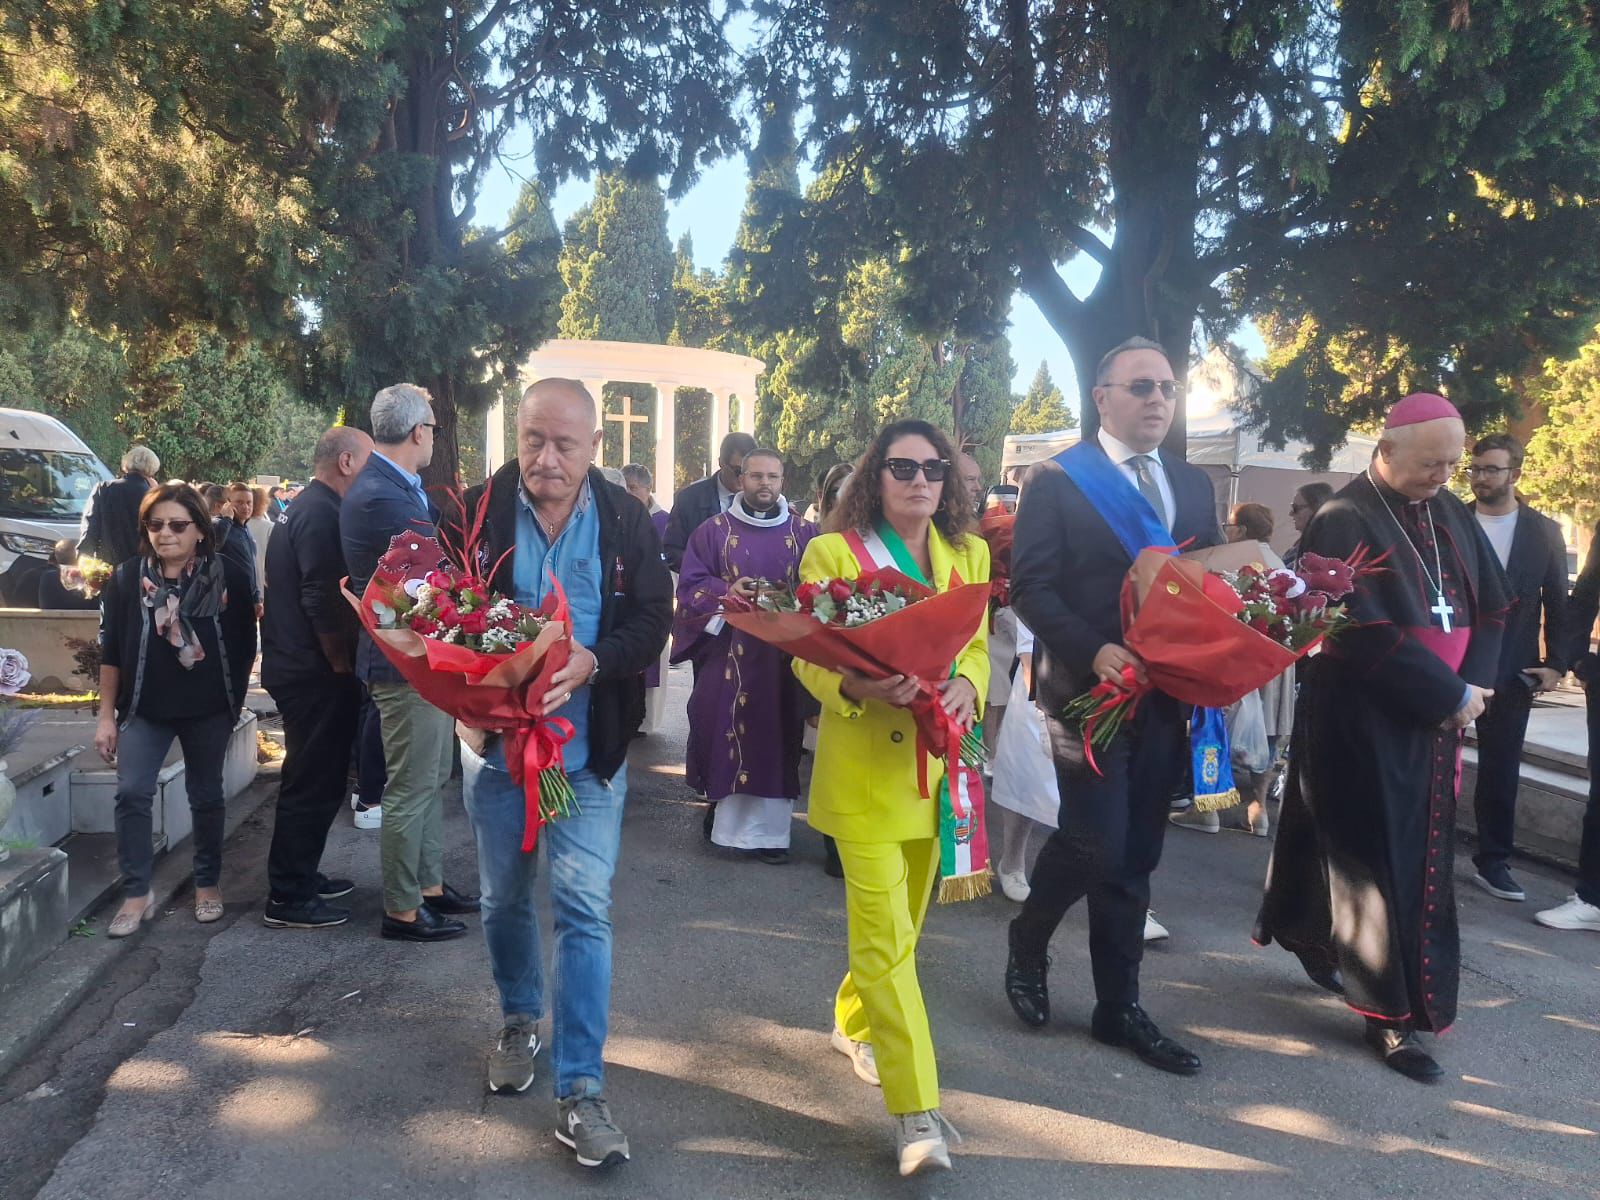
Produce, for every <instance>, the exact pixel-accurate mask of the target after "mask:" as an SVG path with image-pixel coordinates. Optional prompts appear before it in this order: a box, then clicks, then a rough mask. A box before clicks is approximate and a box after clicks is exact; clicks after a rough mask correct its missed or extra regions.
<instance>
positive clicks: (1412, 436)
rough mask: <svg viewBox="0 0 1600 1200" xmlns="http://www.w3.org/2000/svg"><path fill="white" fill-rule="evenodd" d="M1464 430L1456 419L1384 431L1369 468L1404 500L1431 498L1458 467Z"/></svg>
mask: <svg viewBox="0 0 1600 1200" xmlns="http://www.w3.org/2000/svg"><path fill="white" fill-rule="evenodd" d="M1466 444H1467V427H1466V426H1465V425H1464V424H1462V422H1461V421H1460V419H1458V418H1456V417H1441V418H1439V419H1437V420H1433V421H1417V422H1415V423H1413V424H1410V425H1401V426H1399V427H1397V428H1394V429H1385V430H1384V431H1383V435H1382V436H1381V437H1380V438H1379V439H1378V452H1377V455H1376V456H1375V457H1374V458H1373V466H1374V468H1376V470H1377V473H1378V475H1379V476H1381V477H1382V479H1383V481H1384V482H1385V483H1386V484H1388V485H1389V486H1390V487H1391V488H1393V489H1394V490H1395V491H1397V492H1399V493H1400V494H1401V495H1402V496H1404V497H1405V498H1406V499H1407V500H1412V501H1417V500H1429V499H1432V498H1433V496H1434V495H1435V494H1437V493H1438V491H1439V489H1440V488H1442V487H1444V485H1445V484H1447V483H1449V482H1450V477H1451V476H1452V475H1454V474H1455V473H1456V468H1457V467H1459V466H1460V465H1461V456H1462V454H1463V453H1464V452H1465V450H1466Z"/></svg>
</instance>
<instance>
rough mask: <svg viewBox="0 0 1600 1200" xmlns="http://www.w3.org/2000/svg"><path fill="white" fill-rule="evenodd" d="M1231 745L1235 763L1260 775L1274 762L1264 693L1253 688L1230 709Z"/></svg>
mask: <svg viewBox="0 0 1600 1200" xmlns="http://www.w3.org/2000/svg"><path fill="white" fill-rule="evenodd" d="M1227 721H1228V745H1229V747H1230V748H1231V749H1232V751H1233V763H1234V765H1235V766H1237V767H1242V768H1244V769H1245V770H1246V771H1250V772H1252V773H1253V774H1256V775H1262V774H1265V773H1266V771H1267V769H1268V768H1270V767H1271V766H1272V749H1271V747H1270V746H1268V744H1267V721H1266V716H1265V712H1264V710H1263V709H1262V707H1261V693H1260V692H1259V691H1256V692H1251V693H1250V694H1249V695H1247V696H1246V697H1245V698H1244V699H1242V700H1240V701H1239V702H1238V703H1237V704H1235V705H1233V706H1232V707H1230V708H1229V709H1228V716H1227Z"/></svg>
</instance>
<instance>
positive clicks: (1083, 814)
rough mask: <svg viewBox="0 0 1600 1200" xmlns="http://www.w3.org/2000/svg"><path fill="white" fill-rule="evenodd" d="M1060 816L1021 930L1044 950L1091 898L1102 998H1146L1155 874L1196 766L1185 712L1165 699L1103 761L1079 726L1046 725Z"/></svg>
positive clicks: (1092, 952) (1145, 709)
mask: <svg viewBox="0 0 1600 1200" xmlns="http://www.w3.org/2000/svg"><path fill="white" fill-rule="evenodd" d="M1047 725H1048V726H1049V730H1050V742H1051V748H1052V750H1053V751H1054V754H1055V764H1056V783H1057V786H1058V787H1059V788H1060V790H1061V813H1060V817H1059V818H1058V823H1057V827H1056V831H1055V832H1054V833H1053V834H1051V835H1050V838H1049V840H1048V841H1046V842H1045V844H1044V847H1043V849H1041V850H1040V851H1039V857H1038V860H1037V861H1036V862H1035V863H1034V867H1033V876H1032V878H1031V879H1030V880H1029V887H1030V889H1031V890H1030V891H1029V893H1028V899H1027V902H1026V903H1025V904H1024V905H1023V906H1022V914H1021V915H1020V916H1018V917H1017V919H1016V921H1015V922H1014V924H1013V926H1012V928H1013V929H1014V931H1015V934H1016V938H1017V941H1018V943H1019V944H1020V946H1021V947H1022V948H1023V949H1024V950H1031V951H1034V952H1038V953H1043V952H1044V950H1045V949H1046V948H1047V947H1048V946H1049V944H1050V937H1051V935H1052V934H1054V933H1055V931H1056V926H1058V925H1059V924H1061V918H1062V917H1064V916H1065V915H1066V913H1067V910H1068V909H1069V908H1071V907H1072V906H1073V905H1074V904H1076V903H1077V902H1078V901H1079V900H1081V899H1083V898H1084V897H1087V898H1088V902H1089V956H1090V960H1091V962H1092V963H1093V970H1094V991H1095V998H1096V999H1097V1000H1099V1001H1101V1002H1102V1003H1107V1004H1137V1003H1138V1002H1139V963H1140V962H1141V961H1142V960H1143V958H1144V916H1145V911H1146V910H1147V909H1148V908H1149V907H1150V874H1151V872H1152V871H1154V870H1155V869H1156V864H1158V863H1159V862H1160V861H1161V846H1162V842H1163V840H1164V839H1165V837H1166V833H1167V813H1168V811H1169V807H1168V806H1169V801H1170V800H1171V798H1172V793H1173V788H1174V787H1175V786H1176V783H1177V780H1178V779H1179V778H1181V776H1182V773H1183V772H1184V771H1186V770H1188V769H1189V768H1188V759H1187V755H1186V754H1185V741H1184V735H1185V728H1184V710H1183V709H1181V708H1180V706H1179V705H1178V703H1177V701H1175V700H1173V699H1171V698H1170V697H1167V696H1163V695H1160V694H1155V695H1151V696H1149V697H1147V698H1146V700H1145V701H1144V703H1143V704H1142V705H1141V706H1140V709H1139V712H1138V714H1137V715H1136V716H1135V717H1134V719H1133V720H1132V721H1131V722H1129V723H1128V724H1127V725H1126V726H1124V727H1123V729H1122V731H1121V732H1120V733H1119V734H1118V735H1117V738H1116V740H1115V741H1114V742H1113V743H1112V744H1111V745H1110V746H1108V747H1107V748H1106V749H1105V750H1103V751H1102V750H1096V751H1095V759H1096V761H1097V762H1098V763H1099V764H1100V769H1101V770H1102V771H1103V772H1104V775H1103V776H1102V775H1098V774H1096V773H1095V771H1094V770H1093V769H1092V768H1091V767H1090V766H1089V765H1088V763H1087V762H1086V761H1085V758H1084V753H1083V738H1082V735H1081V734H1080V733H1079V732H1078V729H1077V727H1076V725H1075V724H1073V725H1067V724H1063V723H1062V722H1061V721H1058V720H1057V719H1055V718H1054V717H1050V718H1048V719H1047Z"/></svg>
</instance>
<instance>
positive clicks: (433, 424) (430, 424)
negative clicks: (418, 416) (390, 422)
mask: <svg viewBox="0 0 1600 1200" xmlns="http://www.w3.org/2000/svg"><path fill="white" fill-rule="evenodd" d="M416 428H418V429H431V430H433V433H434V436H435V437H437V436H438V435H439V422H437V421H418V422H417V424H416Z"/></svg>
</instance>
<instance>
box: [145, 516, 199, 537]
mask: <svg viewBox="0 0 1600 1200" xmlns="http://www.w3.org/2000/svg"><path fill="white" fill-rule="evenodd" d="M193 524H194V522H193V521H185V520H183V519H182V518H181V517H174V518H172V519H171V520H167V521H163V520H162V519H161V518H160V517H151V518H150V519H149V520H148V521H146V522H145V523H144V527H145V528H146V529H148V530H149V531H150V532H151V533H160V532H161V531H162V530H163V529H170V530H172V532H173V533H182V532H183V531H184V530H185V529H187V528H189V526H191V525H193Z"/></svg>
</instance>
